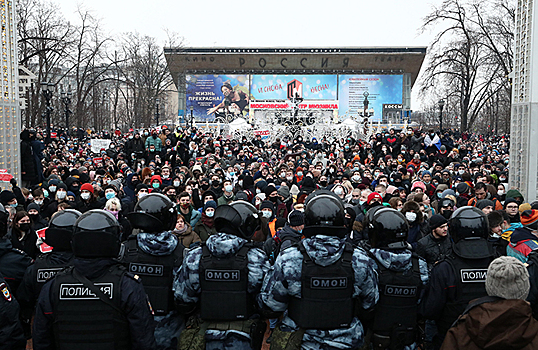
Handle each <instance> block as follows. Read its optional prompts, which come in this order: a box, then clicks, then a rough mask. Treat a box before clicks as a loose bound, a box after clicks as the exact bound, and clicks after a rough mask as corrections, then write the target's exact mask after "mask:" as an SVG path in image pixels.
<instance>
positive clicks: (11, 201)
mask: <svg viewBox="0 0 538 350" xmlns="http://www.w3.org/2000/svg"><path fill="white" fill-rule="evenodd" d="M0 203H1V204H2V205H3V206H4V207H12V208H15V209H16V210H17V211H19V210H23V207H22V206H19V203H18V202H17V198H16V197H15V193H13V192H11V191H8V190H3V191H2V192H0Z"/></svg>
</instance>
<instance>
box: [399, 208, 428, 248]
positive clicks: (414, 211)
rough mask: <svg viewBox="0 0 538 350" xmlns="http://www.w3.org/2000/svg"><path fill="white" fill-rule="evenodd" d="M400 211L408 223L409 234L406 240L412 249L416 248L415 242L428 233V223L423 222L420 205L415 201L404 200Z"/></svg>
mask: <svg viewBox="0 0 538 350" xmlns="http://www.w3.org/2000/svg"><path fill="white" fill-rule="evenodd" d="M401 213H402V214H403V215H404V216H405V218H406V219H407V222H408V223H409V234H408V236H407V242H408V243H409V244H411V246H412V247H413V250H415V249H416V246H417V242H418V241H419V240H420V239H421V238H422V237H425V236H426V235H428V233H429V232H428V224H427V223H426V222H424V215H423V214H422V211H421V210H420V205H419V204H418V203H417V202H415V201H408V202H405V204H404V206H403V208H402V211H401Z"/></svg>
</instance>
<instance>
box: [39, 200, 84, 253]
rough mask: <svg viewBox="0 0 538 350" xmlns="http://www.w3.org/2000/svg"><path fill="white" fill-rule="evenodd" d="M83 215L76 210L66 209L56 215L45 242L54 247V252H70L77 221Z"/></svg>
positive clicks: (53, 217) (51, 220)
mask: <svg viewBox="0 0 538 350" xmlns="http://www.w3.org/2000/svg"><path fill="white" fill-rule="evenodd" d="M81 215H82V213H81V212H79V211H78V210H74V209H65V210H62V211H59V212H57V213H56V214H54V215H53V216H52V218H51V219H50V222H49V227H48V228H47V230H46V231H45V242H46V243H47V244H48V245H50V246H52V247H53V248H54V251H64V252H65V251H70V250H71V249H72V247H71V239H72V237H73V229H74V225H75V221H77V219H78V218H79V217H80V216H81Z"/></svg>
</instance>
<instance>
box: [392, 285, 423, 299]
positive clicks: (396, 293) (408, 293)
mask: <svg viewBox="0 0 538 350" xmlns="http://www.w3.org/2000/svg"><path fill="white" fill-rule="evenodd" d="M384 294H385V295H387V296H391V297H416V296H417V287H416V286H391V285H386V286H385V291H384Z"/></svg>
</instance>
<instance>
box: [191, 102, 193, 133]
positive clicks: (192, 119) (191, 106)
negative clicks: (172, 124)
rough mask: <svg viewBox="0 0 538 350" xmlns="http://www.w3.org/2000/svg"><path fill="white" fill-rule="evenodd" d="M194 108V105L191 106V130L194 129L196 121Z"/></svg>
mask: <svg viewBox="0 0 538 350" xmlns="http://www.w3.org/2000/svg"><path fill="white" fill-rule="evenodd" d="M193 110H194V106H191V130H192V125H193V123H194V117H193V116H192V111H193Z"/></svg>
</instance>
